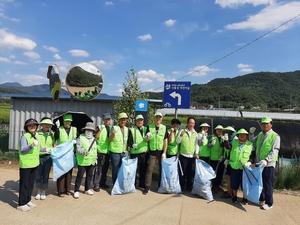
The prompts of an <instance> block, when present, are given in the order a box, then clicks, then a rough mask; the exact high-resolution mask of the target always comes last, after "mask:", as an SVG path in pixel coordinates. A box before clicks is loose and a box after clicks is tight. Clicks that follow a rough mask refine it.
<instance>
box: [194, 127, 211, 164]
mask: <svg viewBox="0 0 300 225" xmlns="http://www.w3.org/2000/svg"><path fill="white" fill-rule="evenodd" d="M199 127H200V129H201V131H200V132H199V134H198V145H199V152H196V159H199V158H200V159H201V160H203V161H204V162H206V163H208V164H209V158H210V148H209V147H208V138H207V136H208V129H209V127H210V126H209V125H208V123H201V124H200V126H199Z"/></svg>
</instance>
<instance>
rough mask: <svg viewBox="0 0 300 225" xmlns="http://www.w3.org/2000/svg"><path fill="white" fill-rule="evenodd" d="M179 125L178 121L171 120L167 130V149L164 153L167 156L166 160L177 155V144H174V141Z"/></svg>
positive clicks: (177, 134)
mask: <svg viewBox="0 0 300 225" xmlns="http://www.w3.org/2000/svg"><path fill="white" fill-rule="evenodd" d="M180 125H181V122H180V120H179V119H176V118H174V119H172V120H171V129H170V130H168V134H169V137H168V148H167V152H164V153H165V154H166V156H167V158H171V157H173V156H177V155H178V153H179V144H178V143H177V142H176V139H177V138H178V136H179V129H178V128H179V126H180Z"/></svg>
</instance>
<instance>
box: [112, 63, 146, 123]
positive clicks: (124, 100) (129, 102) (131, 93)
mask: <svg viewBox="0 0 300 225" xmlns="http://www.w3.org/2000/svg"><path fill="white" fill-rule="evenodd" d="M126 74H127V76H126V78H125V79H126V82H124V83H123V92H122V96H121V97H120V98H119V100H117V101H116V102H115V104H114V111H115V115H116V116H115V119H116V120H117V119H118V118H117V116H118V114H119V113H121V112H125V113H127V115H128V122H127V125H128V126H129V127H131V126H132V125H133V124H134V117H135V102H136V100H139V99H142V100H146V99H148V94H146V93H143V92H142V91H141V89H140V87H139V83H138V74H137V73H136V72H135V71H134V69H133V68H131V69H130V72H128V71H126ZM115 122H117V121H115Z"/></svg>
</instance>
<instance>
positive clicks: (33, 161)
mask: <svg viewBox="0 0 300 225" xmlns="http://www.w3.org/2000/svg"><path fill="white" fill-rule="evenodd" d="M24 136H25V138H26V139H27V143H28V145H31V144H32V143H33V141H34V138H33V137H32V135H31V133H29V132H26V133H25V134H24ZM39 152H40V151H39V147H38V146H35V147H33V148H32V149H30V150H29V151H28V152H26V153H22V152H21V139H20V144H19V164H20V168H23V169H27V168H34V167H37V166H38V165H39V164H40V157H39Z"/></svg>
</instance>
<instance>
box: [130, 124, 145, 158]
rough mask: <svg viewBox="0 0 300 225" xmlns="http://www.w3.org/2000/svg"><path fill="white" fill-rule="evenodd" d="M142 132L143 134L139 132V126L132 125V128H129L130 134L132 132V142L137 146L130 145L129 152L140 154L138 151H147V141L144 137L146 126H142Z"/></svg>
mask: <svg viewBox="0 0 300 225" xmlns="http://www.w3.org/2000/svg"><path fill="white" fill-rule="evenodd" d="M142 129H143V130H142V133H143V136H142V135H141V132H140V131H139V128H138V127H136V126H134V127H133V128H131V129H130V130H131V134H132V139H133V143H135V144H137V145H138V147H137V148H136V149H135V148H132V146H130V147H131V148H130V153H131V154H140V153H144V152H147V151H148V143H147V142H146V141H145V139H144V137H145V135H146V129H147V127H144V126H143V128H142Z"/></svg>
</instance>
